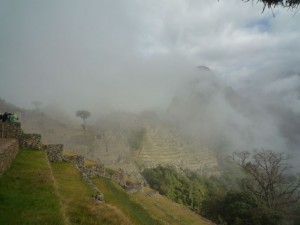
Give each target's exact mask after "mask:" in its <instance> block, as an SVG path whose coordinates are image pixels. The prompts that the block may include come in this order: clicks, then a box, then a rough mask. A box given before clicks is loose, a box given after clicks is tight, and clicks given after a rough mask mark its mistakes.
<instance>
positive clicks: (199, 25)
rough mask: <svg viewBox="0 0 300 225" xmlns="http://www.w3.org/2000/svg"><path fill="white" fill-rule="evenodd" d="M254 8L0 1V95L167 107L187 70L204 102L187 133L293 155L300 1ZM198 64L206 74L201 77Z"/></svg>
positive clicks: (90, 105) (132, 0)
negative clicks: (294, 6) (293, 5)
mask: <svg viewBox="0 0 300 225" xmlns="http://www.w3.org/2000/svg"><path fill="white" fill-rule="evenodd" d="M262 9H263V5H262V4H260V3H256V1H254V3H252V2H251V1H249V2H245V1H242V0H220V1H217V0H210V1H207V0H89V1H82V0H80V1H79V0H69V1H68V0H64V1H62V0H51V1H50V0H49V1H44V0H26V1H25V0H23V1H21V0H14V1H11V0H0V78H1V79H0V97H1V98H2V99H4V100H6V101H8V102H10V103H13V104H15V105H17V106H19V107H25V108H33V105H32V101H40V102H42V103H43V106H44V107H46V106H47V105H53V104H55V105H60V106H61V107H63V108H66V109H67V110H68V112H69V113H70V115H73V116H74V113H75V111H76V110H78V109H86V110H89V111H90V112H91V113H92V115H93V116H95V114H97V110H102V111H103V110H104V111H107V110H112V109H113V110H125V111H133V112H138V111H141V110H144V109H157V108H162V110H164V109H166V108H168V106H169V105H170V102H171V101H172V99H173V97H174V96H175V95H176V93H177V94H178V93H180V91H179V92H178V91H177V90H180V89H181V88H183V89H184V88H186V87H184V84H185V83H186V82H187V81H189V80H191V79H194V78H193V76H196V79H195V80H196V81H197V83H196V84H195V85H196V87H197V89H196V91H195V93H198V94H200V95H203V96H205V95H207V94H208V98H207V99H208V101H209V103H208V104H206V105H205V107H207V108H205V109H204V110H206V111H205V112H203V107H201V106H202V105H201V104H203V103H201V104H200V105H198V106H197V107H199V108H200V111H195V112H194V114H199V112H201V113H202V114H201V115H199V117H196V121H191V122H190V123H188V121H186V120H183V121H184V122H186V124H191V127H193V125H196V129H194V130H192V131H196V132H194V133H199V134H201V132H202V133H203V135H204V137H207V138H208V139H209V140H211V141H212V142H213V143H215V142H216V141H218V140H219V141H220V140H221V139H222V138H224V137H225V138H226V139H225V140H226V141H227V143H229V142H233V144H232V145H230V146H229V148H231V149H233V147H235V148H236V149H240V148H241V147H245V148H248V149H251V148H254V147H256V146H257V147H266V148H272V149H275V150H280V151H282V150H284V149H287V150H290V151H288V152H291V151H292V153H293V155H294V156H296V157H294V159H295V162H297V165H298V166H299V161H297V160H298V159H300V154H299V146H300V25H299V21H300V12H295V11H290V10H287V9H282V8H276V9H273V12H272V11H271V10H269V9H266V10H265V12H264V13H262ZM273 15H274V16H273ZM198 66H206V67H209V68H210V69H211V71H212V73H209V74H210V75H205V76H202V77H201V73H203V71H202V72H201V70H200V69H198V68H197V67H198ZM197 74H199V76H198V75H197ZM197 76H198V77H197ZM191 77H192V78H191ZM215 84H217V85H215ZM229 86H230V87H232V89H230V88H229V89H226V87H229ZM216 87H217V89H218V88H219V89H220V90H217V89H216ZM188 89H189V88H188ZM221 89H222V90H221ZM223 89H224V90H226V91H225V92H224V90H223ZM212 90H213V92H211V91H212ZM230 90H233V91H230ZM186 93H189V90H188V91H187V92H186ZM224 93H225V94H224ZM236 94H237V95H238V96H240V97H236ZM228 96H229V97H228ZM230 96H231V97H230ZM243 99H244V100H243ZM248 101H249V104H248ZM197 104H198V103H197V102H193V101H192V102H191V104H190V106H189V107H190V108H194V106H195V105H197ZM182 105H183V109H180V108H179V109H177V110H179V111H183V112H185V113H186V111H185V109H186V107H185V103H183V104H182ZM187 105H188V104H187ZM201 110H202V111H201ZM252 112H253V113H252ZM183 115H184V114H183ZM74 117H75V116H74ZM206 117H209V118H206ZM177 119H178V118H177ZM184 119H186V118H184ZM198 119H199V121H200V122H199V121H198ZM201 119H202V121H204V122H201ZM197 124H198V125H199V126H198V125H197ZM203 124H205V126H203ZM191 127H189V126H188V128H191ZM199 128H200V129H199ZM209 129H210V130H209ZM221 145H222V144H221Z"/></svg>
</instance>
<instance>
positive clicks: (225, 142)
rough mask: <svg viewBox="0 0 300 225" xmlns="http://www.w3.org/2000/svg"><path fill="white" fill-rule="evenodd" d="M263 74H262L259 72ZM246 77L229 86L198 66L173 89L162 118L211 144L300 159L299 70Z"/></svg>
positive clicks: (231, 149)
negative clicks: (266, 150)
mask: <svg viewBox="0 0 300 225" xmlns="http://www.w3.org/2000/svg"><path fill="white" fill-rule="evenodd" d="M263 79H266V77H264V78H263ZM263 79H262V78H261V77H256V80H255V79H254V77H251V78H249V79H248V81H244V82H247V85H246V86H245V87H244V88H241V86H239V88H238V89H234V88H233V87H232V86H230V84H229V83H228V82H225V81H224V80H223V79H222V78H220V77H218V76H217V75H216V74H214V73H213V72H211V71H210V70H207V69H203V68H199V70H198V73H195V74H193V75H191V76H189V77H187V78H186V80H185V81H184V82H183V84H184V85H183V86H182V88H181V89H179V90H178V91H177V94H176V96H175V97H174V98H173V100H172V102H171V104H170V106H169V108H168V109H167V113H166V118H167V119H168V120H169V121H171V122H172V123H174V124H176V125H177V127H178V128H179V129H180V130H181V131H182V132H184V133H186V134H188V135H190V136H193V137H194V138H197V139H199V141H200V142H202V143H205V144H206V145H208V146H209V147H210V148H211V149H214V150H217V151H224V152H227V153H229V152H233V151H240V150H252V149H261V148H264V149H272V150H274V151H280V152H286V153H287V154H290V155H291V156H292V158H294V159H295V163H296V166H298V163H297V159H299V146H300V127H299V121H300V112H299V109H298V107H299V90H300V82H299V81H300V80H299V73H291V74H290V75H288V76H286V75H282V74H278V73H277V74H274V76H269V77H268V79H266V80H263Z"/></svg>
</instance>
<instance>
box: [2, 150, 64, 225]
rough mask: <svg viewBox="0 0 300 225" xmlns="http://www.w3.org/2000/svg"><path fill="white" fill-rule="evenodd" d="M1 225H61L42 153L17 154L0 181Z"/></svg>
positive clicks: (62, 220) (60, 216)
mask: <svg viewBox="0 0 300 225" xmlns="http://www.w3.org/2000/svg"><path fill="white" fill-rule="evenodd" d="M0 224H3V225H41V224H43V225H62V224H64V219H63V216H62V213H61V211H60V203H59V198H58V197H57V195H56V194H55V188H54V182H53V179H52V176H51V170H50V168H49V164H48V163H47V159H46V155H45V152H43V151H31V150H26V151H21V152H19V154H18V155H17V157H16V159H15V160H14V163H13V165H12V167H11V168H10V169H9V170H8V171H6V172H5V173H4V175H3V176H2V177H1V178H0Z"/></svg>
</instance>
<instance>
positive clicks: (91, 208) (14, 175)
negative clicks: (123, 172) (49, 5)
mask: <svg viewBox="0 0 300 225" xmlns="http://www.w3.org/2000/svg"><path fill="white" fill-rule="evenodd" d="M93 181H94V183H95V184H96V185H97V186H98V188H99V189H100V190H101V191H102V192H103V193H104V198H105V202H98V201H96V200H94V199H93V198H91V196H92V195H93V194H94V192H93V191H92V189H91V188H90V187H89V186H88V185H87V184H86V183H85V182H84V180H83V178H82V177H81V174H80V172H79V171H78V170H77V169H76V167H75V166H74V164H72V163H66V162H61V163H51V164H50V163H49V162H48V160H47V158H46V152H44V151H32V150H23V151H21V152H19V153H18V155H17V157H16V159H15V161H14V162H13V165H12V167H11V168H10V169H9V170H8V171H6V172H5V173H4V175H3V176H2V177H0V224H1V225H2V224H5V225H6V224H7V225H40V224H43V225H100V224H101V225H103V224H104V225H105V224H107V225H129V224H134V225H155V224H157V225H158V224H175V225H176V224H181V225H190V224H200V225H201V224H203V225H205V224H208V223H206V221H205V220H203V219H202V218H201V217H199V216H198V215H196V214H194V213H192V212H191V211H189V210H187V209H186V208H185V207H183V206H182V205H178V204H175V203H173V202H171V201H170V200H168V199H166V198H163V197H161V196H160V197H155V198H154V197H153V196H149V195H148V194H143V193H136V194H131V195H130V194H128V193H126V192H125V191H124V190H123V189H121V188H120V187H119V186H118V185H117V184H115V183H114V182H112V181H111V180H110V179H107V178H97V179H94V180H93Z"/></svg>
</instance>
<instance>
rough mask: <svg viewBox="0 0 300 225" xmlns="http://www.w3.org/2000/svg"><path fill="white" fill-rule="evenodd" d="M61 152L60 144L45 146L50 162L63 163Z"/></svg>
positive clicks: (62, 148)
mask: <svg viewBox="0 0 300 225" xmlns="http://www.w3.org/2000/svg"><path fill="white" fill-rule="evenodd" d="M63 150H64V146H63V145H62V144H51V145H47V146H46V152H47V156H48V159H49V161H50V162H62V161H63Z"/></svg>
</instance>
